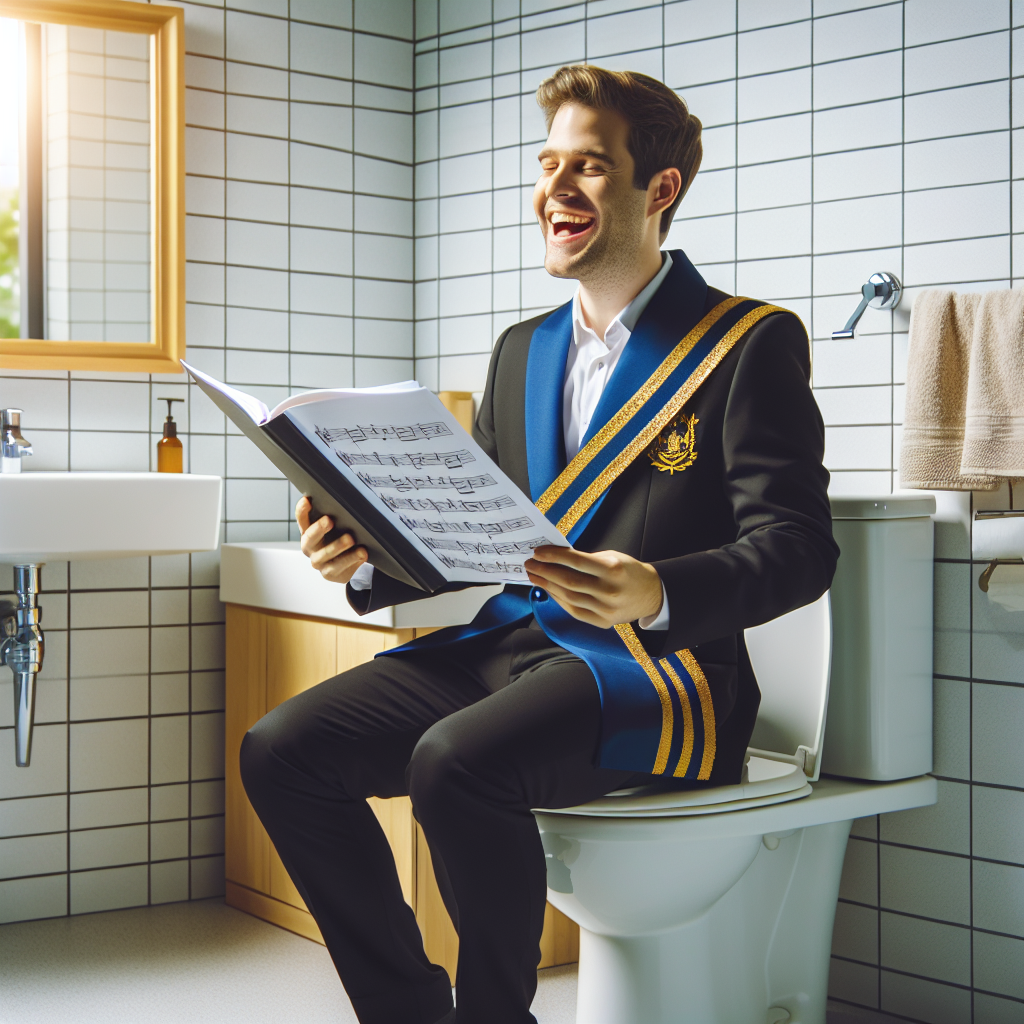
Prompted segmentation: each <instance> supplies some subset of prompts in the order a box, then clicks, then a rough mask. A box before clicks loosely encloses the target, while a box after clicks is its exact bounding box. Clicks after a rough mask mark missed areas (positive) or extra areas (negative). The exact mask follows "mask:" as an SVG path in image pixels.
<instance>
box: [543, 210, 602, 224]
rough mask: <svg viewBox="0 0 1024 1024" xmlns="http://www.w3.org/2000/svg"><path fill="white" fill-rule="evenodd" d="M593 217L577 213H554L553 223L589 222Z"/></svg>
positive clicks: (552, 216)
mask: <svg viewBox="0 0 1024 1024" xmlns="http://www.w3.org/2000/svg"><path fill="white" fill-rule="evenodd" d="M593 219H594V218H593V217H580V216H578V215H577V214H575V213H553V214H552V215H551V223H552V224H589V223H590V222H591V221H592V220H593Z"/></svg>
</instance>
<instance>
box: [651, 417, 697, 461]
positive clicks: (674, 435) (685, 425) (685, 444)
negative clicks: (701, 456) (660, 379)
mask: <svg viewBox="0 0 1024 1024" xmlns="http://www.w3.org/2000/svg"><path fill="white" fill-rule="evenodd" d="M698 423H700V420H699V419H697V417H696V416H694V415H693V413H690V416H689V417H688V418H687V417H685V416H681V417H680V418H679V420H677V421H676V422H675V423H673V424H672V426H671V427H670V428H669V429H668V430H667V431H663V432H662V433H661V434H659V435H658V437H657V439H656V440H655V442H654V444H652V445H651V447H650V449H649V450H648V452H647V454H648V455H649V456H650V459H651V464H652V465H653V466H654V467H655V468H656V469H658V470H660V471H661V472H662V473H664V472H668V473H681V472H682V471H683V470H684V469H689V468H690V467H691V466H692V465H693V464H694V462H695V461H696V459H697V450H696V449H695V448H694V444H695V442H696V437H695V431H694V427H695V426H696V425H697V424H698ZM680 428H682V432H681V433H680Z"/></svg>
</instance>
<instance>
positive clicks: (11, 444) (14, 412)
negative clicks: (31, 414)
mask: <svg viewBox="0 0 1024 1024" xmlns="http://www.w3.org/2000/svg"><path fill="white" fill-rule="evenodd" d="M31 454H32V445H30V444H29V443H28V441H26V440H25V438H24V437H22V435H21V410H20V409H4V410H3V411H0V473H20V472H21V460H22V458H24V456H26V455H31Z"/></svg>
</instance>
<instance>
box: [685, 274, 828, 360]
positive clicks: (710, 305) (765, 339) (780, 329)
mask: <svg viewBox="0 0 1024 1024" xmlns="http://www.w3.org/2000/svg"><path fill="white" fill-rule="evenodd" d="M729 298H732V296H730V295H729V294H728V292H723V291H720V290H719V289H718V288H711V287H709V288H708V297H707V301H706V303H705V309H704V312H705V314H707V313H710V312H711V310H713V309H714V308H715V307H716V306H717V305H719V303H721V302H724V301H725V300H726V299H729ZM750 301H752V302H756V303H758V307H761V308H765V307H767V308H768V309H769V310H770V312H768V313H767V314H766V315H763V316H761V317H760V319H758V320H757V322H756V323H754V324H753V325H752V326H751V327H750V328H749V330H747V331H746V333H745V334H744V335H743V337H742V338H741V339H739V341H738V343H737V353H736V354H737V357H738V359H739V360H740V361H741V362H745V363H754V362H757V363H759V362H761V360H762V359H768V360H771V359H778V358H785V359H786V360H787V361H788V360H790V359H794V360H796V362H797V363H798V364H800V365H801V366H802V367H803V371H804V375H805V376H809V375H810V369H811V341H810V338H809V336H808V334H807V329H806V328H805V327H804V323H803V321H802V320H801V319H800V317H799V316H797V314H796V313H794V312H793V311H792V310H791V309H785V308H784V307H782V306H776V305H774V304H773V303H770V302H764V301H762V300H761V299H750ZM754 311H755V312H756V310H754Z"/></svg>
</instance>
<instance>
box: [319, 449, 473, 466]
mask: <svg viewBox="0 0 1024 1024" xmlns="http://www.w3.org/2000/svg"><path fill="white" fill-rule="evenodd" d="M334 454H335V455H336V456H337V457H338V458H339V459H340V460H341V461H342V462H344V463H345V465H346V466H412V468H413V469H423V467H424V466H444V467H445V468H446V469H461V468H462V467H463V466H468V465H469V463H471V462H476V458H475V457H474V456H473V453H472V452H468V451H466V450H465V449H464V448H463V449H462V451H458V452H339V451H338V450H337V449H335V451H334Z"/></svg>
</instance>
